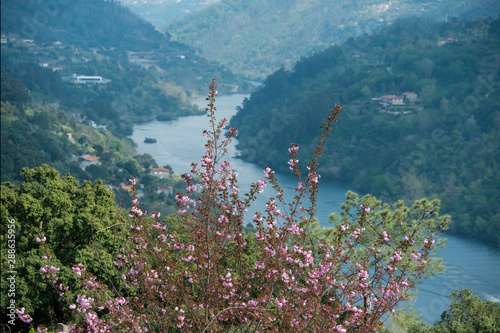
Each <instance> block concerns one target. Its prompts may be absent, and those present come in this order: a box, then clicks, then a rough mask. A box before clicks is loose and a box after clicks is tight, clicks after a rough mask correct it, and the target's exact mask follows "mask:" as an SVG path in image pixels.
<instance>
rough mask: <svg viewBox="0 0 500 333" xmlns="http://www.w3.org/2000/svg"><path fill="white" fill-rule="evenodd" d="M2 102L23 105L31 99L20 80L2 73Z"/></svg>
mask: <svg viewBox="0 0 500 333" xmlns="http://www.w3.org/2000/svg"><path fill="white" fill-rule="evenodd" d="M1 87H2V102H9V103H10V104H14V105H23V104H26V103H27V102H29V101H30V100H31V97H30V95H29V94H28V91H27V89H26V87H24V85H23V84H22V83H21V81H19V80H17V79H15V78H11V77H10V76H9V75H7V74H2V84H1Z"/></svg>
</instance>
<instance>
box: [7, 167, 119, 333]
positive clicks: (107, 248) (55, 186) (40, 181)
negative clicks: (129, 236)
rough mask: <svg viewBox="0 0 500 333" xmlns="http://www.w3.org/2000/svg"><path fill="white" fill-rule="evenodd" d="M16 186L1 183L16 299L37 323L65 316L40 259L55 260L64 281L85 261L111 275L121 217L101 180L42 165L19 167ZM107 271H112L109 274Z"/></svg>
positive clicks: (63, 319) (64, 306)
mask: <svg viewBox="0 0 500 333" xmlns="http://www.w3.org/2000/svg"><path fill="white" fill-rule="evenodd" d="M22 175H23V177H24V180H23V183H22V184H21V186H19V187H18V186H15V185H13V184H11V183H3V184H2V185H1V187H2V189H1V191H2V198H1V213H2V217H1V219H2V223H1V225H2V234H1V237H2V239H1V240H2V245H1V246H2V248H1V250H2V253H7V248H6V246H7V240H6V237H7V231H6V228H7V225H8V221H9V220H14V221H15V230H16V247H15V248H16V255H17V256H16V265H15V269H14V270H15V271H16V272H17V279H16V302H17V303H16V304H18V305H19V306H23V307H25V308H26V309H27V311H28V312H29V313H32V314H34V316H33V318H34V319H35V321H36V323H37V324H51V323H54V322H68V321H69V319H70V318H71V316H70V312H69V309H68V304H65V303H64V302H62V300H61V299H60V298H59V295H58V292H57V291H54V290H52V288H50V287H48V285H47V283H48V282H47V280H46V279H45V278H44V276H43V274H42V273H41V272H40V268H41V267H43V266H45V265H47V264H48V265H59V266H60V267H61V276H62V278H63V280H64V281H65V282H69V281H72V279H74V276H73V274H74V273H73V272H72V270H71V267H72V266H73V265H75V264H77V263H84V265H85V266H86V267H88V268H89V269H90V270H91V271H93V272H94V273H96V274H97V275H99V276H102V277H103V276H107V277H108V278H113V276H112V272H111V271H112V267H113V260H114V259H113V254H114V253H115V251H117V249H119V248H120V247H121V246H123V244H124V236H125V235H124V234H123V233H121V232H117V230H122V228H118V229H116V228H115V227H114V226H115V225H116V224H120V223H121V218H120V215H119V211H118V209H117V207H116V206H115V203H114V194H113V192H110V191H108V190H107V189H106V188H105V187H104V186H103V185H102V182H99V181H97V182H95V183H94V184H92V183H90V182H88V181H87V182H84V183H83V184H81V185H79V183H78V182H77V181H76V180H75V179H74V178H73V177H71V176H69V175H67V176H62V177H61V176H60V175H59V173H58V172H57V171H56V170H55V169H53V168H51V167H49V166H47V165H44V166H42V167H38V168H33V169H28V168H24V169H23V171H22ZM41 233H43V234H44V235H45V237H46V244H47V245H48V247H49V249H50V250H51V253H52V258H48V259H47V260H44V259H42V258H41V253H42V252H40V251H41V249H40V244H39V243H38V242H37V240H36V239H37V237H38V235H39V234H41ZM11 270H13V269H8V268H7V258H5V257H4V256H2V295H1V297H2V309H1V312H2V316H3V317H5V314H6V313H7V311H6V308H5V306H6V304H7V300H8V298H7V290H8V288H5V283H7V282H6V277H7V271H11ZM108 274H111V275H110V276H109V275H108Z"/></svg>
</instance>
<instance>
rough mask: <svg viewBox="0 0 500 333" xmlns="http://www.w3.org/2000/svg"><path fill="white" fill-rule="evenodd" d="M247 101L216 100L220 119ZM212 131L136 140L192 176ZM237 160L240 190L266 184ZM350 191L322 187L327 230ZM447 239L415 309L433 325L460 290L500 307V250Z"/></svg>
mask: <svg viewBox="0 0 500 333" xmlns="http://www.w3.org/2000/svg"><path fill="white" fill-rule="evenodd" d="M247 96H248V95H229V96H221V97H219V98H217V101H216V106H217V109H218V111H217V116H218V117H219V118H222V117H225V118H226V119H230V117H231V116H232V115H233V114H234V113H235V112H236V111H235V107H236V106H237V105H240V104H241V102H242V101H243V99H244V98H245V97H247ZM194 103H195V104H198V106H200V108H204V105H205V104H206V102H205V100H204V99H203V98H202V99H197V100H195V101H194ZM208 125H209V121H208V118H207V117H206V116H189V117H184V118H180V119H177V120H174V121H169V122H157V121H155V122H150V123H146V124H141V125H136V126H135V127H134V133H133V135H132V137H131V139H132V140H134V142H136V143H137V145H138V148H137V150H138V151H139V153H141V154H144V153H148V154H151V155H152V156H153V157H154V158H155V160H156V161H157V162H158V164H159V165H160V166H164V165H166V164H168V165H170V166H171V167H172V168H173V170H174V172H175V173H177V174H182V173H185V172H189V171H190V169H191V167H190V165H191V163H192V162H197V163H198V162H199V160H200V158H201V156H202V155H203V153H204V145H205V141H206V139H205V138H203V136H202V132H203V130H205V129H207V128H208ZM146 137H150V138H155V139H156V140H157V143H156V144H146V143H144V139H145V138H146ZM285 153H286V152H285ZM235 155H236V149H235V148H234V145H233V146H232V148H231V149H230V150H229V158H228V160H229V161H230V162H231V163H232V166H233V168H234V169H236V170H237V172H238V175H239V177H238V178H239V185H240V188H241V189H242V191H245V190H246V189H248V188H249V186H250V184H251V183H252V182H255V181H257V180H258V179H261V178H263V172H262V168H260V167H258V166H256V165H254V164H251V163H247V162H245V161H242V160H240V159H236V158H234V156H235ZM278 180H279V181H280V185H281V186H282V187H283V188H284V189H286V190H287V193H285V198H287V199H290V198H291V197H293V188H295V186H296V185H297V181H296V179H295V178H294V177H293V176H292V175H278ZM347 190H348V189H347V188H346V187H345V186H341V185H339V184H337V183H328V182H323V183H321V185H320V191H319V195H318V213H317V217H318V218H319V221H320V223H321V224H322V225H328V215H329V214H330V213H332V212H339V211H340V208H341V203H342V202H343V201H344V198H345V193H346V192H347ZM266 193H267V192H266V191H265V192H264V193H263V194H262V195H261V196H260V197H259V200H258V201H257V203H256V204H255V207H254V208H253V211H256V210H262V208H263V207H264V204H265V198H266V197H267V195H269V194H266ZM253 211H252V210H251V211H250V213H253ZM252 215H253V214H249V216H252ZM447 238H448V243H447V246H446V247H445V248H444V249H441V250H440V251H439V252H438V255H439V256H441V257H443V258H444V263H445V265H446V267H447V271H446V272H445V273H443V274H440V275H438V276H436V277H434V278H433V279H430V280H426V281H425V282H424V283H423V284H422V285H421V286H420V288H419V293H418V298H417V300H416V302H415V308H416V309H417V310H418V311H419V313H420V314H421V315H422V316H423V319H424V320H425V321H427V322H428V323H433V322H435V321H437V320H439V318H440V315H441V313H442V312H443V311H445V310H446V308H447V307H448V306H449V302H448V296H449V295H450V293H451V292H452V291H454V290H456V289H457V288H465V287H469V288H470V289H472V291H473V292H474V293H475V294H477V295H479V296H480V297H481V298H483V299H489V300H491V301H495V302H499V301H500V250H498V249H495V248H491V247H488V246H486V245H484V244H481V243H478V242H475V241H472V240H467V239H464V238H459V237H456V236H447Z"/></svg>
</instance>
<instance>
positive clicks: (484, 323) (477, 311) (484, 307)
mask: <svg viewBox="0 0 500 333" xmlns="http://www.w3.org/2000/svg"><path fill="white" fill-rule="evenodd" d="M450 301H451V305H450V308H449V309H448V310H446V311H445V312H443V314H442V315H441V320H440V321H438V322H437V323H436V324H435V325H434V327H433V332H436V333H437V332H444V333H448V332H449V333H452V332H457V333H458V332H463V333H469V332H470V333H473V332H491V333H495V332H500V304H498V303H495V302H491V301H488V300H484V301H483V300H480V299H479V297H478V296H475V295H473V294H472V291H471V290H470V289H468V288H467V289H462V290H455V291H454V292H452V293H451V295H450Z"/></svg>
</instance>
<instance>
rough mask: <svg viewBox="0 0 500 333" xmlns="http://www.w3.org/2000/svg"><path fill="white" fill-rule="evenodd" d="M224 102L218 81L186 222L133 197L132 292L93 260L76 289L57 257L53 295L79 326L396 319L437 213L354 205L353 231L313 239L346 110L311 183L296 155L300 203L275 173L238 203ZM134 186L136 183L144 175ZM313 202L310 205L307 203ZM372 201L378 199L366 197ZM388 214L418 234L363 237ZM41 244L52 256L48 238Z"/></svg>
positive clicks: (245, 328) (318, 324) (122, 261)
mask: <svg viewBox="0 0 500 333" xmlns="http://www.w3.org/2000/svg"><path fill="white" fill-rule="evenodd" d="M216 95H217V91H216V85H215V83H214V82H212V85H211V86H210V93H209V95H208V98H207V100H208V107H207V109H206V110H207V115H208V117H209V118H210V124H211V125H210V128H209V129H208V130H206V131H204V134H205V136H206V137H207V138H208V141H207V143H206V145H205V155H204V156H203V157H202V159H201V165H197V164H195V163H193V164H192V169H191V172H192V174H186V175H184V176H183V180H184V181H185V182H186V185H187V187H186V192H185V193H177V195H176V197H175V198H176V200H177V202H178V206H179V215H180V217H181V218H182V223H179V220H176V219H174V220H172V219H169V225H168V226H167V225H165V224H163V223H161V221H160V219H159V214H157V213H155V212H153V213H152V214H151V215H149V214H147V213H146V212H145V211H144V210H143V209H141V207H140V204H139V201H138V199H137V197H136V196H134V197H133V200H132V209H131V211H130V215H129V217H130V220H129V222H128V223H127V226H126V228H127V229H129V230H130V232H131V234H130V237H129V238H128V242H127V244H125V245H123V246H122V248H121V249H120V250H121V252H120V253H119V254H118V255H117V257H116V260H115V262H114V264H115V268H114V271H113V272H114V273H113V276H121V279H122V281H123V284H122V285H117V284H115V283H113V281H111V280H110V279H108V280H104V281H103V280H100V279H98V278H97V277H95V276H94V275H93V274H91V272H90V270H88V269H87V268H86V267H85V266H84V265H78V266H74V267H73V272H74V273H73V278H75V279H76V280H77V283H76V284H75V285H68V284H67V283H65V282H64V281H62V279H61V280H60V279H59V277H58V276H59V275H58V274H59V273H58V267H59V266H58V263H57V262H53V261H52V260H50V259H49V260H48V261H47V262H46V264H45V266H43V267H41V269H42V272H43V273H45V274H46V277H47V278H48V281H49V282H50V283H52V284H53V285H54V287H55V288H57V289H59V290H65V294H64V296H63V297H64V298H65V299H66V300H67V302H68V305H69V308H70V309H74V310H75V313H76V314H79V315H80V318H81V319H80V321H79V322H77V323H75V325H74V326H73V329H74V330H75V331H86V330H90V331H99V330H103V331H108V330H111V331H114V330H121V331H122V330H132V331H135V332H144V331H162V332H174V331H182V332H189V331H195V332H228V331H236V330H238V331H241V332H255V331H263V330H268V331H275V332H291V331H293V332H306V331H307V332H309V331H315V332H318V331H327V330H328V331H337V332H346V331H354V332H368V331H373V330H374V329H376V328H377V327H379V326H381V325H382V317H383V316H384V315H385V314H387V313H388V312H393V311H394V308H395V307H396V305H397V304H398V303H399V302H400V301H401V300H404V299H406V298H407V297H408V293H409V290H410V289H411V288H413V287H414V285H415V280H416V279H418V278H421V277H422V276H423V275H424V274H425V269H426V267H427V266H428V260H429V258H428V257H429V254H430V253H431V252H432V250H433V247H434V239H433V234H429V238H427V239H425V240H423V241H422V242H421V243H420V242H417V241H416V240H417V237H416V235H417V234H418V232H417V230H415V229H416V228H418V227H419V226H420V225H421V224H425V223H426V222H423V221H424V220H427V219H434V218H437V212H436V211H435V210H434V209H433V208H432V205H426V204H424V203H421V205H420V206H419V207H415V211H416V212H417V211H419V210H420V209H423V210H424V211H425V212H424V211H419V213H425V214H424V217H422V218H421V219H417V220H418V221H421V222H418V223H411V221H413V220H411V219H408V218H407V217H406V215H404V214H403V215H401V214H402V213H401V212H399V211H396V212H395V213H394V214H392V215H391V213H390V212H385V215H384V210H383V209H380V207H373V208H374V210H375V211H374V212H372V211H371V207H369V206H356V214H355V218H354V217H353V220H352V224H351V223H349V222H347V221H345V222H343V223H342V224H341V225H338V226H336V227H335V228H334V229H333V231H332V232H331V233H330V234H329V236H330V237H322V236H321V235H319V236H316V235H315V233H314V227H315V214H316V197H317V193H318V182H319V178H320V175H319V174H318V173H317V167H318V159H319V158H320V157H321V155H322V152H323V145H324V143H325V141H326V140H327V135H328V134H329V133H330V132H331V130H332V126H333V124H334V123H335V122H336V120H337V117H338V115H339V112H340V111H341V107H340V106H338V105H337V106H335V107H334V108H333V109H332V110H331V113H330V114H329V115H328V117H327V120H326V121H325V123H324V124H323V126H322V127H321V129H322V133H321V134H320V135H319V141H320V143H319V144H318V146H317V147H316V149H315V151H314V153H313V155H314V158H313V159H312V161H311V163H309V164H308V165H307V174H305V175H304V176H302V173H301V168H300V165H299V163H298V150H299V147H298V146H297V145H295V144H292V146H291V148H290V149H289V153H290V161H289V165H290V168H291V169H292V171H293V173H294V174H295V176H296V177H297V178H298V185H297V188H296V189H295V192H296V195H295V197H294V199H293V200H292V202H290V203H287V202H285V200H284V199H283V195H282V194H283V190H282V189H281V187H280V186H279V184H278V182H277V180H276V177H275V175H274V172H273V171H272V170H271V169H270V168H265V169H264V179H261V180H258V181H257V182H255V183H253V184H252V185H251V186H250V189H249V191H248V193H246V194H245V195H244V196H242V197H240V195H239V192H240V188H239V186H238V184H237V174H236V172H235V171H234V170H232V169H231V166H230V164H229V163H228V162H227V161H225V160H224V156H225V155H226V154H227V147H228V145H229V144H230V142H231V139H232V138H233V137H235V136H236V134H237V130H236V129H234V128H230V129H229V131H228V136H226V137H223V135H222V133H223V129H224V128H225V126H226V125H227V121H226V119H222V120H221V121H217V120H216V118H215V111H216V107H215V105H214V102H215V96H216ZM195 179H199V182H195ZM131 184H132V186H133V187H134V188H135V187H136V181H135V179H133V180H131ZM268 184H269V185H270V187H272V190H273V195H272V196H271V197H269V199H268V201H267V204H266V210H265V211H263V212H255V213H254V214H253V221H254V223H255V225H256V232H255V234H254V236H253V237H248V235H247V234H245V232H244V223H243V221H244V216H245V215H246V213H247V212H248V211H249V210H250V207H251V204H252V202H253V201H254V200H255V199H256V197H257V195H259V193H261V192H262V191H263V189H264V187H266V186H267V185H268ZM274 193H275V195H274ZM306 198H307V199H308V201H309V204H308V205H305V204H303V202H304V201H305V200H306ZM353 203H355V204H356V205H357V202H356V201H353ZM366 204H374V205H375V202H374V201H370V200H368V199H367V200H366ZM429 209H430V211H428V210H429ZM402 210H403V211H404V209H403V208H402ZM409 213H410V214H411V213H412V212H409ZM381 216H388V217H387V220H389V221H392V219H394V220H396V219H398V220H399V221H400V223H402V224H407V225H406V227H405V228H406V229H404V230H405V231H407V232H408V233H407V234H404V233H398V232H393V233H392V232H389V231H387V230H383V227H380V228H382V229H381V230H380V233H378V232H376V233H371V232H370V231H369V232H367V233H368V234H369V235H370V237H366V238H363V237H364V231H365V230H370V229H372V228H373V229H375V230H377V231H378V229H376V228H374V226H379V224H378V222H379V220H380V219H381ZM440 221H441V223H443V224H446V223H447V222H448V220H447V218H443V219H440ZM39 237H44V235H40V236H39ZM362 239H364V242H361V240H362ZM362 244H364V245H365V247H364V248H362V247H361V245H362ZM387 244H389V245H387ZM41 245H42V249H45V250H46V251H48V253H52V252H51V249H50V244H48V242H41ZM249 249H250V251H249ZM249 252H250V253H249ZM74 288H77V290H78V289H79V290H80V292H79V293H78V294H77V293H76V292H74V291H73V290H74Z"/></svg>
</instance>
